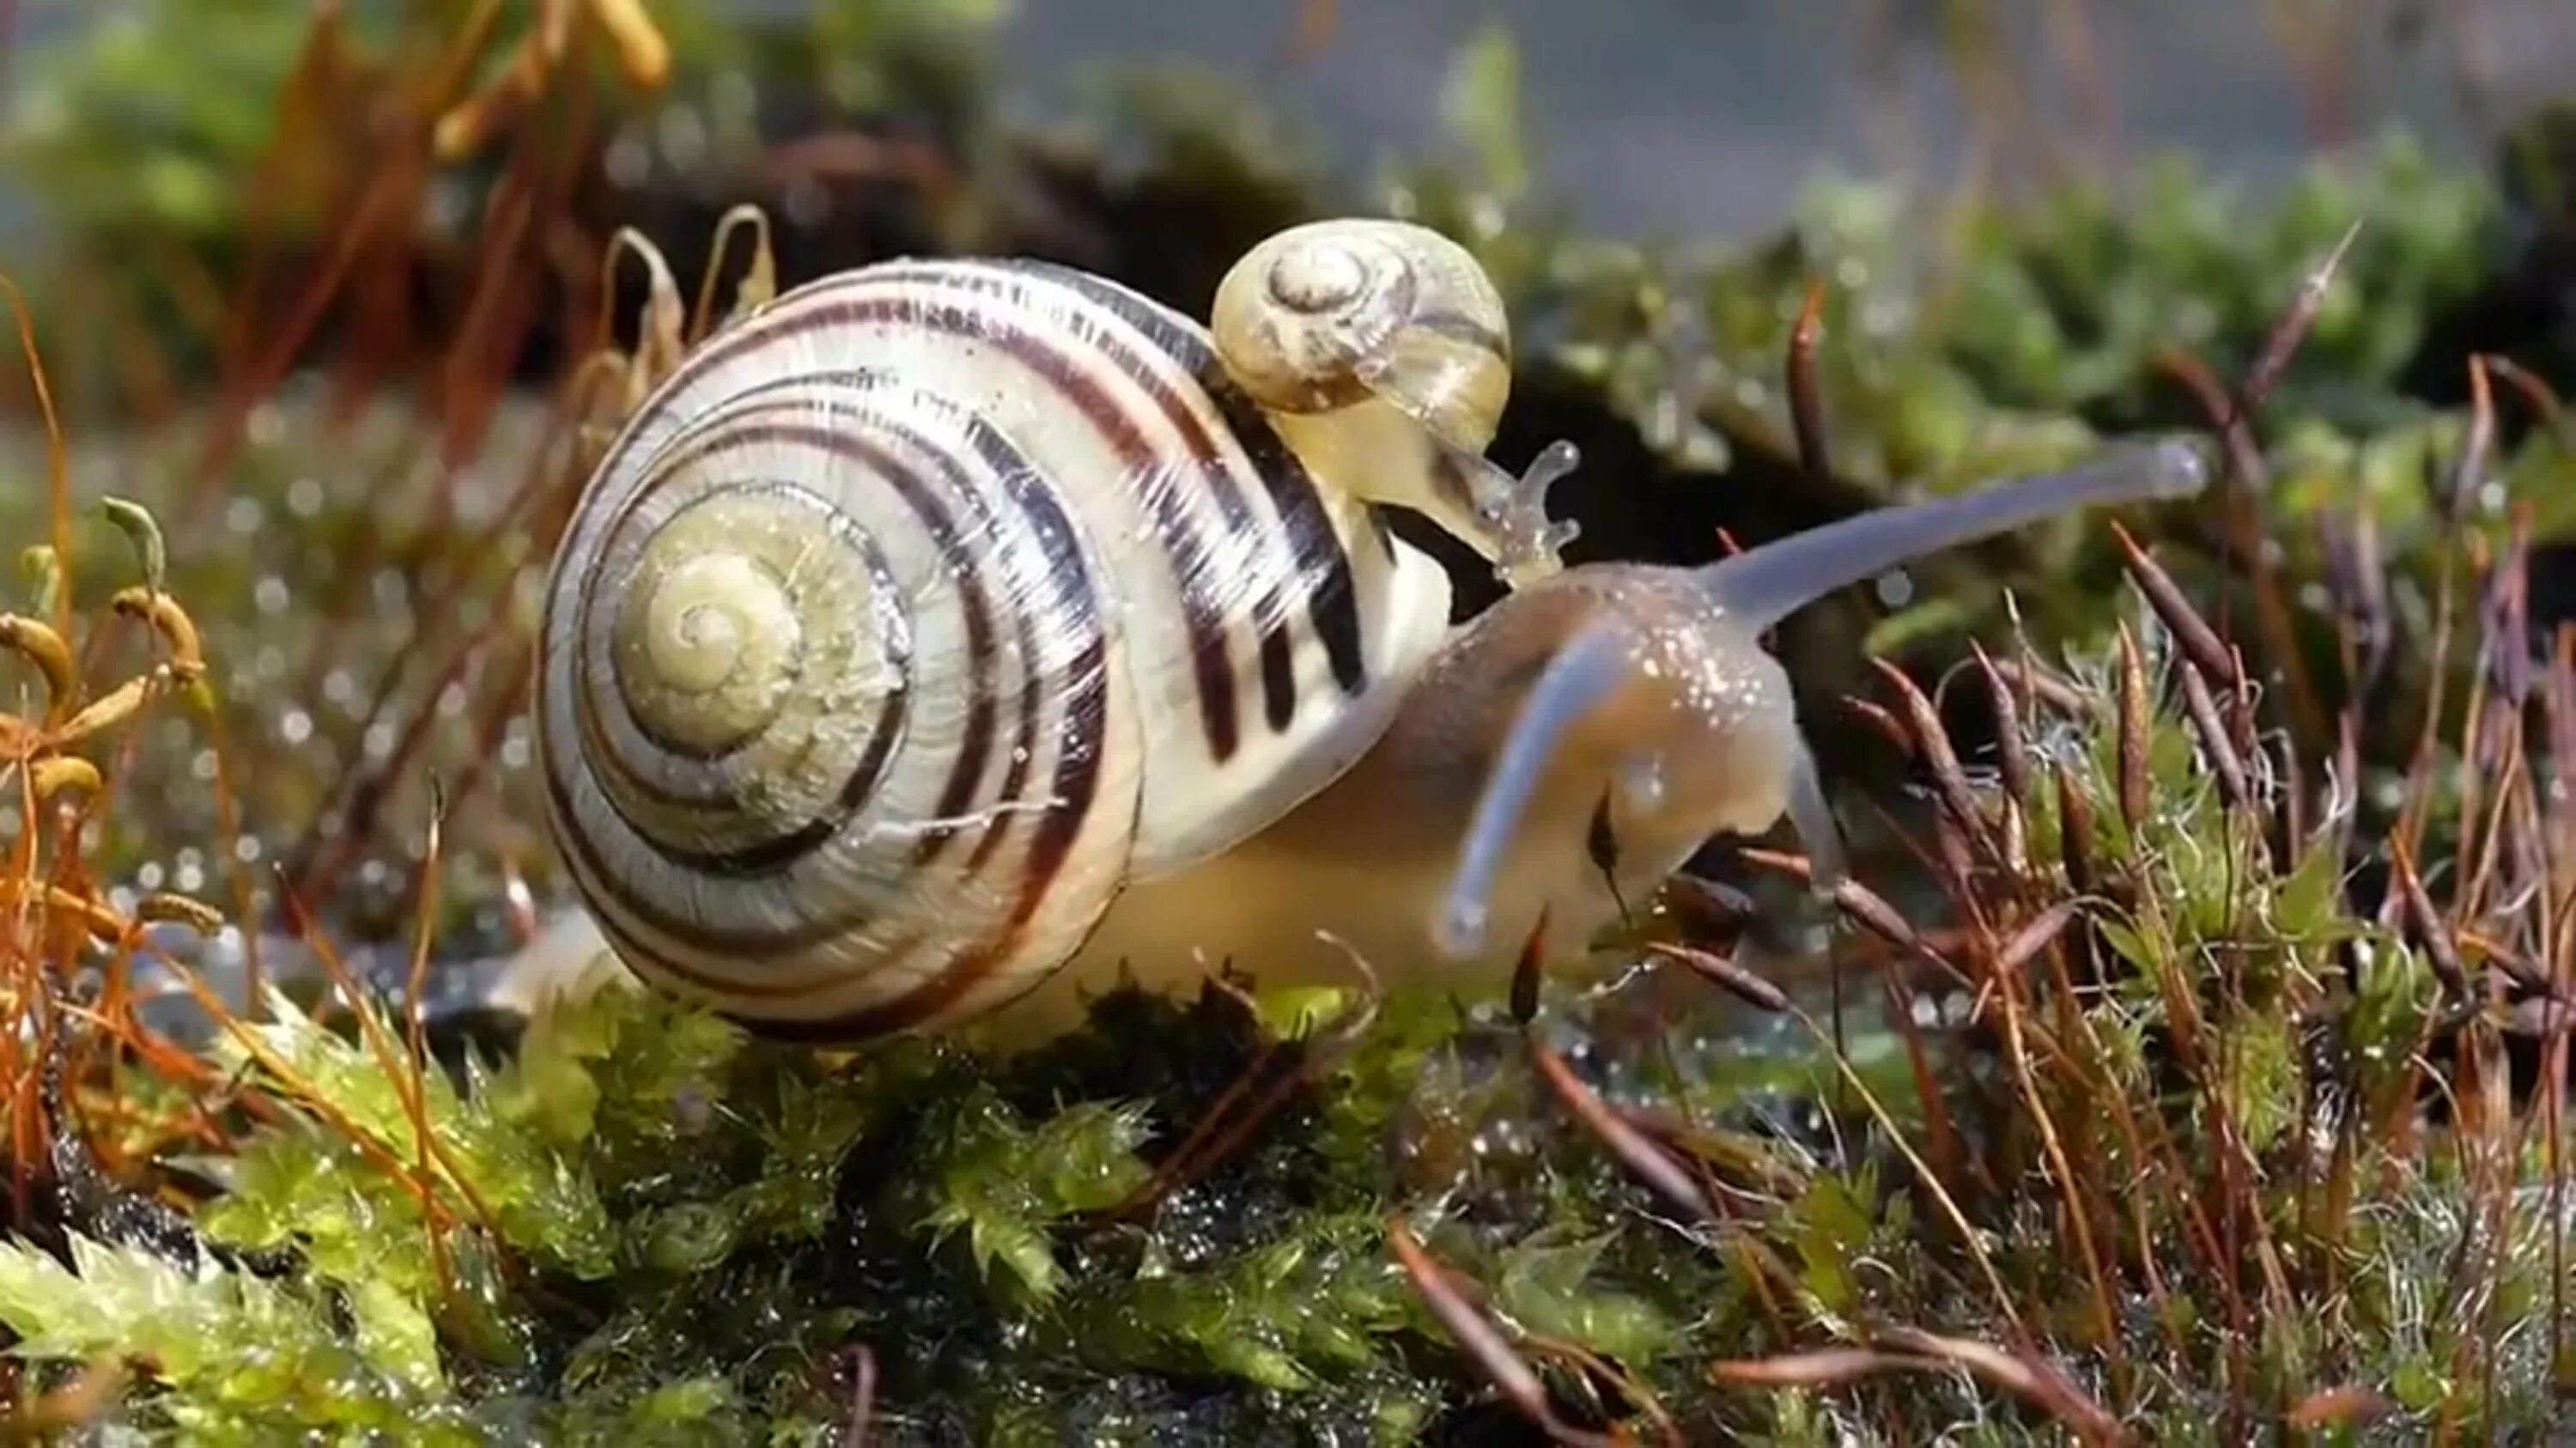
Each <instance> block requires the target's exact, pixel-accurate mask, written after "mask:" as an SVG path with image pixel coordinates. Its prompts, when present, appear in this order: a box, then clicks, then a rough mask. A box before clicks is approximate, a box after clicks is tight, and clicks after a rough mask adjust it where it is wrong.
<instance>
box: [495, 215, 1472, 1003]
mask: <svg viewBox="0 0 2576 1448" xmlns="http://www.w3.org/2000/svg"><path fill="white" fill-rule="evenodd" d="M1448 603H1449V591H1448V584H1447V581H1446V579H1445V577H1444V576H1443V575H1442V574H1441V573H1440V571H1439V570H1438V569H1437V567H1436V566H1434V565H1433V564H1432V563H1431V562H1430V561H1429V560H1428V559H1427V558H1426V557H1424V556H1423V555H1422V554H1420V553H1418V552H1415V551H1414V550H1412V549H1410V548H1408V547H1405V546H1404V545H1402V544H1400V543H1398V542H1397V541H1396V540H1395V539H1394V538H1393V537H1392V536H1391V535H1390V534H1389V533H1388V532H1387V530H1386V529H1385V527H1384V525H1383V523H1382V521H1381V520H1380V519H1379V518H1378V517H1377V515H1376V514H1375V513H1374V512H1373V511H1372V510H1371V509H1370V508H1369V507H1368V506H1366V505H1365V504H1364V503H1363V502H1362V501H1361V500H1359V499H1357V498H1355V497H1353V496H1351V495H1349V494H1346V493H1344V492H1341V491H1339V490H1337V489H1334V488H1331V487H1327V486H1320V485H1319V484H1318V483H1317V481H1316V479H1315V478H1314V477H1313V476H1312V475H1311V474H1310V473H1309V471H1308V470H1307V467H1306V466H1305V465H1304V464H1303V463H1301V462H1300V461H1299V459H1298V457H1297V455H1296V454H1295V453H1293V452H1292V451H1291V450H1290V449H1289V448H1288V447H1287V446H1286V445H1285V444H1284V443H1283V442H1282V441H1281V438H1280V436H1279V435H1278V434H1277V433H1276V432H1275V431H1273V429H1272V428H1271V426H1270V424H1269V422H1268V420H1267V419H1266V418H1265V416H1264V414H1263V412H1262V410H1261V408H1260V407H1258V406H1256V405H1255V402H1254V399H1253V398H1252V397H1251V396H1248V395H1247V392H1246V388H1245V387H1244V386H1243V385H1241V384H1239V383H1238V382H1236V381H1235V380H1234V379H1233V378H1232V377H1231V376H1229V374H1228V372H1227V370H1226V368H1225V367H1224V366H1223V365H1221V364H1220V363H1219V361H1218V359H1217V354H1216V351H1215V348H1214V346H1213V344H1212V341H1211V339H1210V338H1209V336H1208V334H1207V333H1206V332H1204V331H1203V330H1201V329H1200V328H1198V327H1197V326H1196V325H1194V324H1193V323H1191V322H1190V321H1188V320H1187V319H1185V318H1183V317H1181V316H1179V315H1178V314H1176V313H1173V312H1171V311H1169V310H1167V309H1165V308H1163V307H1161V306H1159V305H1157V304H1155V303H1153V302H1151V301H1149V300H1147V299H1145V298H1144V297H1142V296H1139V295H1137V294H1135V293H1134V292H1131V291H1129V290H1127V289H1125V288H1122V287H1119V286H1117V285H1115V284H1113V283H1110V282H1107V281H1104V280H1101V279H1098V278H1094V277H1090V276H1085V275H1082V274H1079V273H1075V272H1071V271H1067V270H1063V269H1060V268H1056V267H1052V266H1047V265H1042V264H1037V263H1029V262H1015V261H994V260H980V261H937V262H891V263H886V264H881V265H877V266H872V267H867V268H863V269H861V270H858V271H855V272H848V273H843V274H841V275H838V276H835V277H831V278H827V279H825V280H823V281H819V282H816V283H812V284H810V285H808V286H805V287H803V288H800V289H797V290H795V291H792V292H789V293H787V294H786V295H784V296H781V297H780V298H778V299H777V300H776V301H774V302H772V303H771V304H769V305H768V306H767V307H765V308H763V309H761V310H759V311H758V312H756V313H753V314H752V315H750V316H748V317H746V318H744V319H742V320H740V321H738V322H737V323H735V324H734V325H732V326H731V327H729V328H727V329H726V330H724V331H722V332H720V333H718V334H717V335H716V336H714V337H712V338H710V339H709V340H708V341H707V342H705V343H704V344H702V346H701V347H700V348H699V349H698V350H697V351H696V352H694V353H693V354H691V355H690V356H689V357H687V358H686V359H685V360H683V361H682V362H681V363H680V364H679V366H678V367H677V369H676V370H675V371H674V372H672V373H671V375H669V376H668V377H667V378H665V379H664V380H663V382H662V383H661V384H660V385H659V386H658V387H657V388H656V389H655V390H654V392H653V393H652V394H651V395H650V396H649V397H648V398H647V399H646V400H645V402H644V403H643V405H642V406H641V407H640V409H639V410H638V411H637V412H636V413H635V414H634V415H633V416H632V417H631V418H630V419H629V421H628V422H627V424H626V426H625V428H624V430H623V432H622V433H621V435H620V436H619V437H618V438H617V439H616V441H615V442H614V443H612V444H611V445H610V447H609V448H608V450H607V452H606V454H605V455H604V457H603V458H602V460H601V462H600V464H599V466H598V468H597V470H596V471H595V472H594V474H593V476H592V478H591V481H590V483H589V485H588V487H587V488H586V490H585V492H584V493H583V496H582V498H581V500H580V502H579V505H578V507H577V510H576V512H575V515H574V517H573V518H572V520H571V523H570V525H569V527H568V529H567V531H566V534H565V537H564V540H563V542H562V544H561V546H560V549H559V551H558V554H557V558H556V561H555V565H554V569H553V572H552V574H551V575H550V577H549V579H548V582H547V587H546V595H545V604H544V608H545V619H544V629H543V635H542V637H543V646H542V655H541V659H540V665H539V673H538V680H537V695H536V715H537V731H538V741H539V749H540V755H541V758H542V761H543V768H544V771H545V778H546V783H547V789H548V798H549V815H550V823H551V825H552V827H553V833H554V836H555V839H556V841H557V843H558V845H559V847H560V850H561V853H562V855H563V857H564V860H565V862H566V866H567V868H568V870H569V872H570V874H571V876H572V878H573V880H574V882H575V884H576V886H577V888H578V890H579V891H580V893H581V895H582V897H583V899H584V901H585V903H586V904H587V905H588V906H589V908H590V911H591V913H592V915H593V916H594V917H595V918H596V919H597V921H598V923H599V925H600V928H601V932H602V934H603V935H604V936H605V937H606V938H607V940H608V941H609V943H610V944H611V946H612V947H614V949H615V950H616V952H617V953H618V955H619V956H620V957H621V958H622V959H623V960H624V961H625V962H626V964H627V965H628V966H630V967H631V968H632V969H634V970H635V972H636V973H637V974H638V975H639V976H642V977H643V978H644V979H646V980H647V981H648V982H651V983H653V984H656V985H659V986H661V987H664V988H666V989H669V990H672V991H674V992H676V993H679V994H682V995H684V996H688V997H691V998H694V999H698V1000H701V1001H704V1002H707V1003H709V1004H712V1005H714V1006H715V1007H717V1008H718V1009H721V1010H723V1011H726V1012H727V1013H729V1014H731V1015H734V1016H735V1017H737V1018H739V1019H742V1020H745V1021H747V1022H749V1023H751V1024H753V1025H755V1026H758V1027H762V1028H765V1029H768V1030H770V1031H772V1032H774V1033H778V1034H784V1035H791V1036H801V1037H805V1038H810V1039H833V1040H851V1039H858V1038H863V1037H867V1036H872V1035H877V1034H882V1033H885V1032H889V1031H896V1030H907V1029H927V1028H934V1027H937V1026H941V1025H944V1024H948V1023H952V1022H955V1021H958V1020H962V1019H964V1018H966V1017H969V1016H973V1015H976V1014H979V1013H981V1012H983V1011H986V1010H989V1009H991V1008H993V1007H995V1006H997V1005H999V1004H1001V1003H1003V1002H1005V1001H1007V1000H1009V999H1011V998H1013V997H1015V996H1017V995H1019V994H1021V993H1023V992H1024V991H1026V990H1027V989H1029V988H1031V987H1033V986H1034V985H1036V984H1038V983H1039V982H1040V981H1042V980H1043V979H1044V978H1045V976H1046V975H1047V973H1048V972H1049V971H1051V970H1052V969H1054V968H1055V967H1056V966H1057V965H1059V964H1061V963H1062V962H1063V961H1064V960H1065V959H1067V958H1068V957H1069V956H1071V955H1072V954H1073V953H1074V952H1075V951H1076V950H1077V949H1078V948H1079V947H1080V946H1081V944H1082V942H1083V941H1084V939H1085V938H1086V937H1087V936H1088V934H1089V933H1090V932H1091V931H1092V929H1093V928H1094V926H1095V925H1096V923H1097V921H1098V919H1099V917H1100V915H1101V913H1102V911H1103V910H1104V909H1105V908H1106V906H1107V905H1108V904H1109V902H1110V901H1111V900H1112V899H1114V898H1115V897H1116V895H1117V894H1118V892H1119V891H1120V890H1121V889H1122V888H1124V886H1125V885H1126V884H1127V883H1128V882H1130V881H1131V880H1139V879H1148V878H1153V877H1155V876H1157V875H1162V874H1167V873H1169V872H1172V871H1175V870H1178V869H1180V868H1183V867H1185V866H1187V865H1190V864H1192V863H1195V862H1197V861H1200V860H1203V859H1206V858H1208V857H1209V856H1211V855H1214V854H1216V853H1218V852H1220V851H1222V850H1224V849H1225V848H1227V847H1228V846H1229V845H1231V844H1233V843H1235V842H1237V841H1239V840H1241V839H1243V838H1245V837H1246V836H1248V835H1250V834H1252V833H1254V832H1256V831H1258V830H1259V829H1260V828H1262V827H1263V826H1264V825H1266V824H1268V823H1270V822H1271V821H1273V820H1275V819H1276V818H1278V817H1279V816H1280V815H1281V814H1283V813H1285V812H1286V811H1287V810H1288V809H1290V808H1291V807H1293V806H1294V805H1296V804H1297V803H1299V802H1300V801H1302V800H1303V799H1305V798H1307V797H1308V796H1310V795H1311V794H1313V793H1314V792H1315V791H1316V790H1318V789H1320V788H1322V787H1323V786H1324V785H1325V784H1327V783H1329V782H1330V781H1331V780H1332V779H1333V778H1334V777H1336V776H1337V775H1339V774H1340V773H1341V772H1342V771H1343V770H1344V769H1346V768H1347V767H1348V766H1349V765H1350V763H1351V762H1352V761H1353V760H1355V759H1356V758H1357V757H1358V756H1359V755H1360V754H1361V753H1362V752H1364V751H1365V750H1366V749H1367V748H1368V746H1369V745H1370V744H1371V743H1372V742H1373V741H1374V740H1375V739H1376V738H1377V736H1378V734H1379V733H1380V732H1382V731H1383V729H1384V728H1385V726H1386V722H1387V719H1388V717H1389V716H1390V714H1391V711H1392V709H1393V707H1394V705H1395V703H1396V701H1397V697H1398V696H1399V695H1400V693H1401V685H1402V683H1403V681H1404V680H1405V679H1406V678H1407V676H1409V675H1410V673H1411V672H1412V671H1413V669H1414V667H1415V666H1416V665H1417V664H1418V662H1419V661H1420V660H1421V659H1422V658H1423V657H1424V656H1425V655H1426V654H1427V653H1428V652H1429V651H1430V649H1431V648H1432V647H1433V645H1434V644H1435V643H1436V642H1437V641H1438V640H1439V638H1440V637H1441V634H1442V632H1443V630H1444V628H1445V626H1446V623H1447V615H1448Z"/></svg>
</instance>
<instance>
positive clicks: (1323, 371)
mask: <svg viewBox="0 0 2576 1448" xmlns="http://www.w3.org/2000/svg"><path fill="white" fill-rule="evenodd" d="M1209 325H1210V327H1211V329H1212V330H1213V331H1214V333H1215V336H1216V340H1217V343H1218V345H1219V346H1220V347H1221V348H1223V350H1224V353H1225V360H1226V365H1227V367H1228V368H1229V369H1230V370H1231V371H1232V373H1233V375H1234V378H1235V380H1236V381H1237V382H1239V383H1240V384H1241V385H1242V387H1243V389H1244V390H1245V391H1246V392H1248V393H1250V394H1251V395H1252V396H1253V398H1254V399H1255V400H1256V401H1258V402H1259V403H1260V404H1261V405H1262V406H1263V407H1265V408H1268V409H1270V410H1271V411H1274V412H1279V413H1286V414H1291V415H1302V414H1313V413H1325V412H1336V411H1341V410H1344V409H1348V408H1353V407H1356V406H1359V405H1361V404H1363V403H1367V402H1370V401H1378V402H1384V403H1386V404H1388V405H1390V406H1392V407H1394V408H1395V409H1396V410H1397V411H1399V412H1401V413H1403V414H1404V415H1405V416H1407V417H1408V418H1410V419H1412V420H1413V421H1414V422H1415V423H1417V424H1419V425H1421V426H1422V427H1424V428H1425V429H1427V430H1428V431H1429V432H1430V433H1431V434H1432V435H1433V436H1434V437H1436V438H1438V439H1439V440H1440V441H1441V442H1442V443H1444V444H1447V445H1448V446H1449V447H1451V448H1454V449H1456V450H1458V451H1460V452H1465V453H1481V452H1483V451H1484V449H1485V447H1486V446H1487V445H1488V444H1490V443H1491V442H1492V441H1493V440H1494V430H1495V428H1496V426H1497V425H1498V423H1499V422H1500V420H1501V416H1502V410H1503V402H1504V399H1505V398H1506V396H1507V395H1508V394H1509V392H1510V390H1511V365H1512V359H1511V332H1510V328H1509V325H1508V323H1507V320H1506V318H1505V315H1504V309H1503V299H1502V296H1501V294H1500V293H1499V292H1497V291H1496V290H1495V288H1494V284H1493V282H1492V281H1491V279H1489V278H1488V277H1487V276H1486V275H1485V272H1484V270H1483V268H1481V267H1479V266H1478V265H1477V264H1476V260H1475V258H1474V257H1472V256H1470V255H1469V254H1468V253H1467V251H1466V249H1465V248H1463V247H1461V246H1459V245H1458V243H1456V242H1454V241H1451V240H1450V239H1449V238H1447V237H1445V236H1442V235H1441V234H1439V233H1438V232H1435V231H1431V230H1428V229H1427V228H1424V227H1420V226H1415V225H1412V224H1410V223H1407V222H1400V221H1383V220H1361V219H1352V218H1337V219H1334V220H1330V221H1316V222H1309V223H1307V224H1305V225H1302V226H1297V227H1292V228H1290V229H1289V230H1286V231H1283V232H1281V233H1279V234H1278V235H1276V236H1273V237H1271V238H1269V239H1268V240H1266V241H1264V242H1262V243H1261V244H1260V245H1258V246H1256V247H1254V248H1253V249H1252V250H1251V251H1249V252H1247V253H1245V254H1244V256H1243V259H1242V260H1241V261H1239V262H1237V263H1235V265H1234V267H1233V269H1232V270H1230V271H1229V272H1227V273H1226V276H1225V279H1224V280H1223V281H1221V282H1219V283H1218V285H1217V292H1216V301H1215V305H1214V308H1213V310H1212V312H1211V313H1210V318H1209Z"/></svg>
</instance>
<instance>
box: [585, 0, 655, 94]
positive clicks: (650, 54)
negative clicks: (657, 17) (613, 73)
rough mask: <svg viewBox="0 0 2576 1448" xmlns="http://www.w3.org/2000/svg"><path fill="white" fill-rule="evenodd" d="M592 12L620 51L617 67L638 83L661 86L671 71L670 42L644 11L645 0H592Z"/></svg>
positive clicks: (612, 45) (630, 79) (651, 86)
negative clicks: (663, 36)
mask: <svg viewBox="0 0 2576 1448" xmlns="http://www.w3.org/2000/svg"><path fill="white" fill-rule="evenodd" d="M590 8H591V13H592V14H594V15H596V16H598V17H599V27H600V29H602V30H605V31H607V32H608V41H609V44H610V46H611V47H613V48H614V49H615V50H616V52H617V68H618V69H619V70H620V71H622V72H623V73H624V74H625V76H626V78H627V80H629V81H631V82H633V83H634V84H636V85H639V86H645V87H648V88H652V89H659V88H660V87H661V85H662V82H664V81H665V80H668V79H669V78H670V75H671V43H670V42H669V41H667V40H665V39H663V38H662V30H661V27H659V26H657V25H655V24H654V23H653V17H652V16H650V15H647V14H645V13H644V5H643V0H591V7H590Z"/></svg>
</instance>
